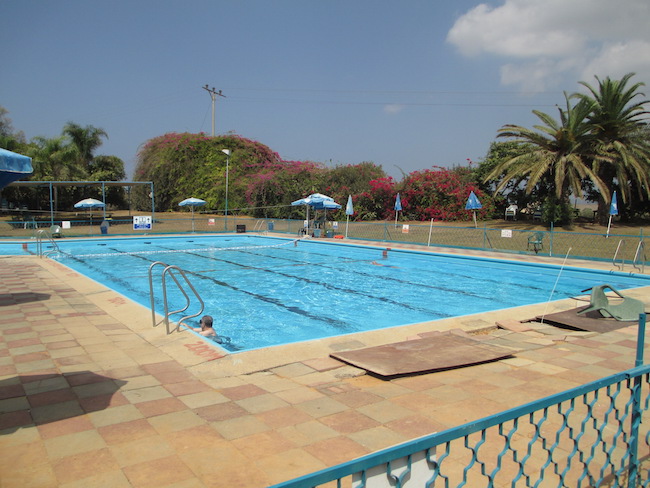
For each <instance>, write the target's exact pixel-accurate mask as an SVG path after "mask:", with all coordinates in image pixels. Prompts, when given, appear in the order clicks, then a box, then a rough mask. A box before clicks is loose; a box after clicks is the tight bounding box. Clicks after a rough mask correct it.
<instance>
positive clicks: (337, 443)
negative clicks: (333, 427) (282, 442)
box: [304, 436, 368, 466]
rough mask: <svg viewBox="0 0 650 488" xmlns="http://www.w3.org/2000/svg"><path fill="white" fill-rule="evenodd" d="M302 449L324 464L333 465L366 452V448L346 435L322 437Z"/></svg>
mask: <svg viewBox="0 0 650 488" xmlns="http://www.w3.org/2000/svg"><path fill="white" fill-rule="evenodd" d="M304 450H305V451H307V452H308V453H310V454H311V455H312V456H314V457H315V458H317V459H320V460H321V461H323V462H324V463H325V464H327V465H329V466H333V465H336V464H340V463H344V462H347V461H350V460H351V459H355V458H358V457H361V456H363V455H365V454H368V449H366V448H365V447H363V446H362V445H361V444H359V443H357V442H355V441H353V440H352V439H350V438H348V437H343V436H340V437H334V438H331V439H324V440H321V441H318V442H315V443H313V444H310V445H308V446H305V447H304Z"/></svg>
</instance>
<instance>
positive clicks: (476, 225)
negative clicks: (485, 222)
mask: <svg viewBox="0 0 650 488" xmlns="http://www.w3.org/2000/svg"><path fill="white" fill-rule="evenodd" d="M472 214H473V215H474V228H478V224H477V223H476V210H474V211H472Z"/></svg>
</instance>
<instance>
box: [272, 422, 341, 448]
mask: <svg viewBox="0 0 650 488" xmlns="http://www.w3.org/2000/svg"><path fill="white" fill-rule="evenodd" d="M277 430H278V432H280V433H281V434H282V435H283V436H284V437H286V438H287V439H289V440H290V441H291V442H293V443H294V444H295V445H297V446H307V445H309V444H311V443H313V442H318V441H319V440H322V439H330V438H332V437H337V436H339V433H338V432H336V431H335V430H334V429H331V428H330V427H327V426H326V425H323V424H322V423H320V422H318V421H315V420H310V421H308V422H301V423H298V424H295V425H289V426H286V427H280V428H278V429H277Z"/></svg>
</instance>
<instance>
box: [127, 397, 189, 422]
mask: <svg viewBox="0 0 650 488" xmlns="http://www.w3.org/2000/svg"><path fill="white" fill-rule="evenodd" d="M135 406H136V407H137V409H138V410H140V412H142V415H144V416H145V417H154V416H156V415H164V414H166V413H171V412H179V411H181V410H187V406H186V405H185V404H184V403H183V402H181V401H180V400H178V399H177V398H161V399H159V400H151V401H149V402H142V403H137V404H136V405H135Z"/></svg>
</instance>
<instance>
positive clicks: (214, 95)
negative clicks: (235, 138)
mask: <svg viewBox="0 0 650 488" xmlns="http://www.w3.org/2000/svg"><path fill="white" fill-rule="evenodd" d="M203 89H204V90H205V91H207V92H208V93H209V94H210V98H211V99H212V137H214V102H215V100H216V99H217V96H219V97H224V98H225V97H226V95H224V94H223V93H221V90H219V91H217V90H215V88H214V87H212V88H211V89H210V88H208V85H205V86H204V87H203Z"/></svg>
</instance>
